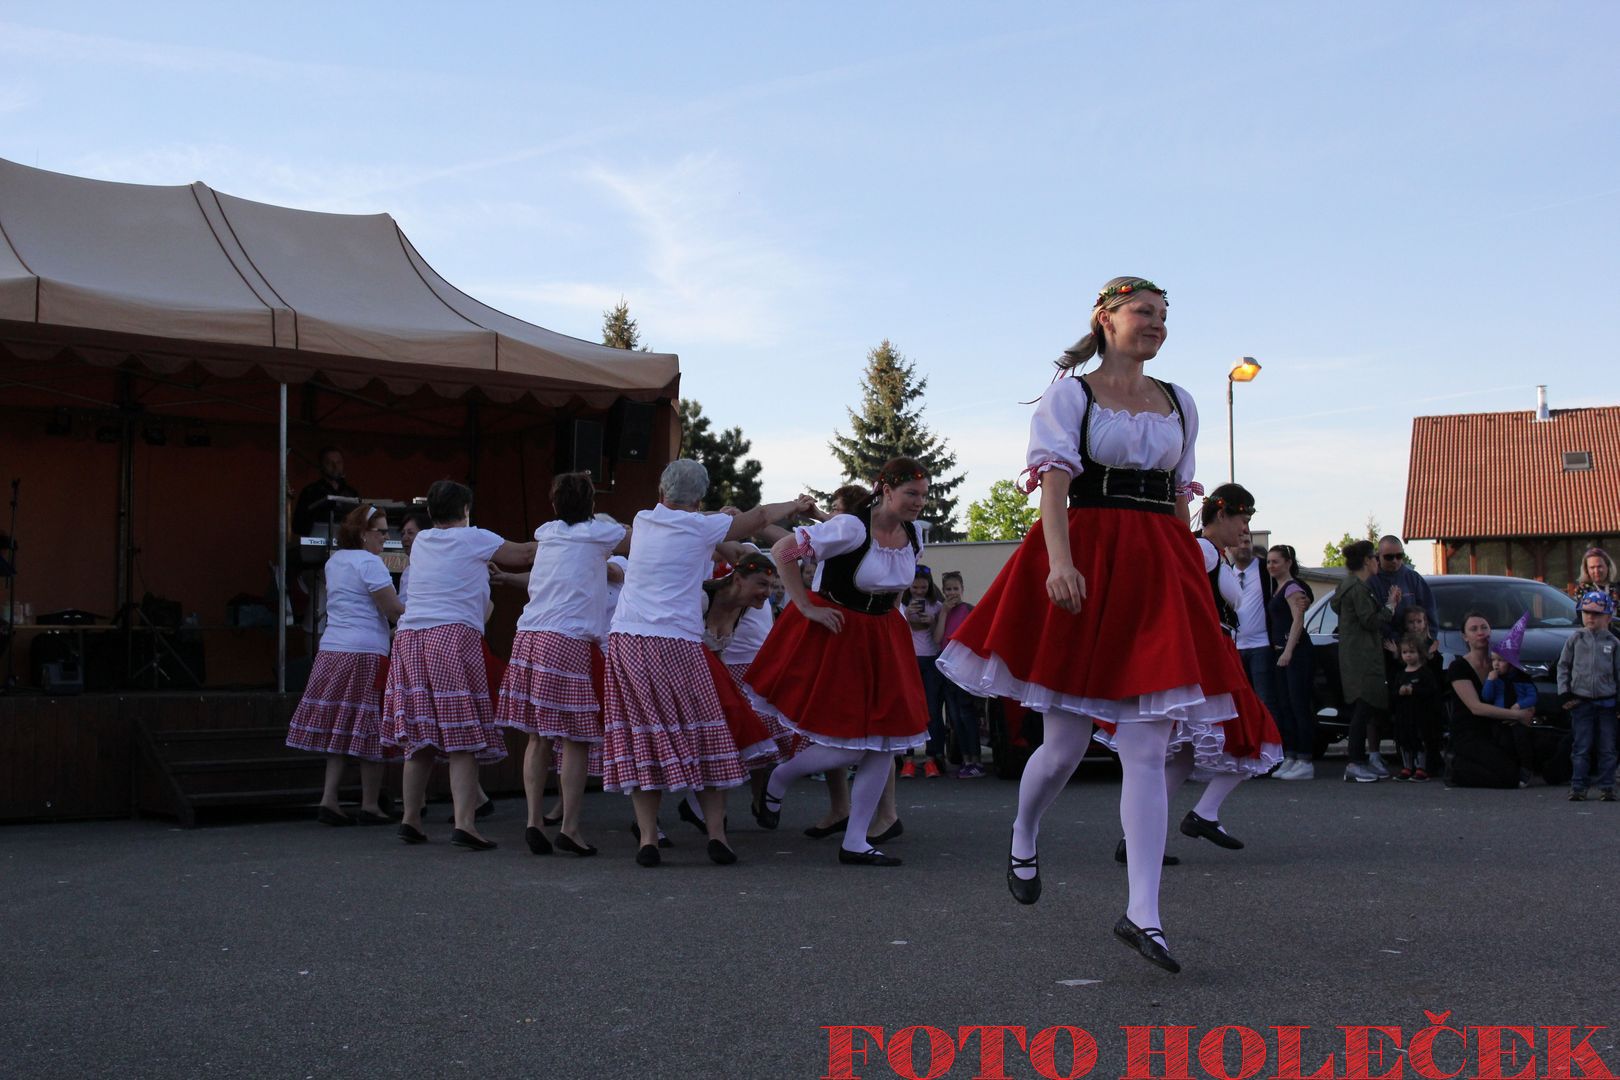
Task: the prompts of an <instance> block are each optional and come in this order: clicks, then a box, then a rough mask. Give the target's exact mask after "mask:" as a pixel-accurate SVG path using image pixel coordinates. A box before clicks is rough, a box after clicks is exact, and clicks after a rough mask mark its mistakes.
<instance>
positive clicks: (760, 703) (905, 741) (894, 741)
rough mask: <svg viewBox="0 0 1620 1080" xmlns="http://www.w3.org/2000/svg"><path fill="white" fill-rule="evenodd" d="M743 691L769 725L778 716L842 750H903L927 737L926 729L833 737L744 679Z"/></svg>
mask: <svg viewBox="0 0 1620 1080" xmlns="http://www.w3.org/2000/svg"><path fill="white" fill-rule="evenodd" d="M742 691H743V693H744V694H745V695H746V696H747V698H748V704H750V705H752V706H753V707H754V711H755V712H757V713H759V715H760V719H762V720H765V721H766V723H767V725H769V723H770V721H772V720H775V721H776V722H777V723H779V724H781V725H782V726H783V727H785V728H787V729H788V730H789V731H791V732H794V733H795V734H798V735H802V736H804V737H805V738H806V739H809V740H810V741H811V742H813V743H819V744H820V745H822V746H836V747H838V748H839V749H841V750H882V751H883V752H884V753H894V754H903V753H905V752H906V751H907V750H911V749H914V748H915V747H918V746H921V745H923V744H924V743H926V742H927V741H928V732H927V731H919V732H918V733H917V734H915V735H906V736H897V735H867V736H865V737H863V738H859V739H839V738H834V737H833V736H830V735H823V734H821V733H820V732H816V731H808V730H806V729H805V728H802V727H800V726H799V725H798V724H795V723H794V722H793V721H792V720H791V719H789V718H788V717H787V716H785V715H784V714H783V713H782V711H781V710H780V709H778V708H777V707H776V706H774V705H772V704H771V703H770V702H768V701H766V700H765V699H764V698H762V697H760V696H759V695H758V694H757V693H755V692H754V688H753V687H752V686H749V685H748V684H747V683H743V688H742Z"/></svg>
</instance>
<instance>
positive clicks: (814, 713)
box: [747, 457, 928, 866]
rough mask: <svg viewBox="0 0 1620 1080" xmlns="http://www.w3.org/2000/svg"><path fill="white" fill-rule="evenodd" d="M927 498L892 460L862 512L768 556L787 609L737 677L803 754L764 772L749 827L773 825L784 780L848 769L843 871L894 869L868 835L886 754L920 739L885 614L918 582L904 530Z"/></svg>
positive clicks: (923, 721) (914, 687)
mask: <svg viewBox="0 0 1620 1080" xmlns="http://www.w3.org/2000/svg"><path fill="white" fill-rule="evenodd" d="M927 497H928V476H927V474H926V473H925V472H923V469H922V466H921V465H919V464H918V463H917V462H916V461H914V460H912V459H911V458H904V457H900V458H894V459H892V460H891V461H889V462H888V463H886V464H885V465H884V466H883V468H882V470H880V472H879V473H878V478H877V482H876V484H875V491H874V494H873V499H872V501H871V502H870V503H868V504H867V505H865V506H862V507H860V508H859V509H857V510H856V511H855V512H854V513H850V514H835V515H833V516H832V517H829V518H828V519H827V520H826V521H823V522H821V523H820V524H818V525H812V526H809V527H806V528H800V529H797V530H795V531H794V534H793V535H791V536H787V537H784V538H782V539H781V540H778V541H777V542H776V544H775V545H774V546H773V547H772V549H771V557H772V558H773V559H775V560H776V566H777V569H778V570H779V571H780V572H781V576H782V582H783V585H784V586H785V587H786V588H787V591H788V595H789V596H790V597H791V598H792V605H791V606H790V607H789V608H788V610H787V611H786V613H784V614H783V616H782V619H781V621H780V622H778V623H777V625H776V628H775V629H774V630H773V631H772V632H771V636H770V638H769V639H767V640H766V642H765V647H764V648H762V649H761V650H760V651H759V656H758V657H756V658H755V660H754V663H753V664H752V665H751V666H750V667H749V669H748V676H747V688H748V692H749V699H750V700H751V701H753V702H754V704H755V706H756V707H757V708H758V709H759V711H760V713H761V714H762V715H767V716H773V717H775V718H777V719H779V720H780V721H781V722H782V723H783V724H785V725H786V726H787V727H789V728H791V729H792V730H794V731H796V732H798V733H799V734H800V735H803V736H804V737H805V738H806V739H807V740H809V741H810V743H812V744H813V745H811V746H808V747H806V748H805V749H803V750H801V751H800V752H799V753H798V754H797V755H796V756H795V757H794V758H793V759H792V760H791V761H788V762H784V763H783V764H781V765H778V766H777V767H776V769H775V770H774V771H773V772H772V773H771V777H770V781H769V782H768V783H767V784H766V787H765V796H764V807H763V809H764V813H763V814H762V815H761V817H760V824H761V825H764V826H765V827H766V828H775V827H776V825H777V824H778V822H779V821H780V820H781V810H782V800H783V798H784V797H785V796H786V794H787V789H788V785H790V784H791V783H792V782H793V781H794V780H797V779H798V778H800V777H802V776H808V775H809V774H811V773H813V772H826V773H827V774H828V775H829V776H831V775H832V774H833V773H834V772H836V771H837V770H840V769H844V768H847V767H849V766H851V765H854V766H855V780H854V783H853V784H852V785H851V792H850V809H849V820H848V823H847V824H846V825H845V827H844V842H843V845H842V847H841V849H840V850H839V852H838V861H839V862H841V863H844V864H846V865H855V866H899V865H900V860H899V859H897V858H895V857H894V856H892V855H886V854H884V853H883V852H882V851H880V850H878V848H877V847H876V846H875V845H874V844H873V843H872V842H871V841H870V840H869V839H868V838H867V831H868V829H869V827H870V826H871V824H872V816H873V814H874V813H875V812H876V810H877V807H878V802H879V800H880V799H881V798H882V796H883V789H884V785H885V784H886V783H887V782H889V781H890V780H891V779H892V778H893V775H894V756H895V755H896V754H899V753H904V752H905V751H907V750H909V749H910V748H912V747H914V746H919V745H921V744H922V743H923V742H925V741H926V740H927V728H928V711H927V710H928V706H927V703H926V699H925V698H924V696H923V687H922V678H921V676H920V675H919V674H918V671H917V659H916V652H915V650H914V649H913V648H912V643H911V634H910V632H909V631H908V630H907V628H906V623H905V620H904V619H901V618H898V617H897V616H896V612H895V610H894V606H895V600H896V598H897V597H898V596H899V594H900V593H901V592H902V591H904V590H906V589H909V588H910V587H911V582H912V580H913V579H914V578H915V577H916V574H917V556H918V555H919V554H920V553H921V551H922V541H921V540H920V539H919V538H918V534H917V527H916V525H915V522H916V520H917V515H918V514H920V513H921V512H922V508H923V503H924V501H925V500H926V499H927ZM807 555H811V556H814V557H815V559H816V561H817V564H818V566H817V582H818V590H817V592H816V593H815V594H814V595H812V594H811V593H810V592H809V590H807V589H806V588H805V585H804V580H803V579H802V578H801V577H800V576H799V573H798V568H797V567H796V566H795V565H794V563H795V562H796V561H797V560H799V559H800V558H803V557H805V556H807ZM896 832H897V830H896Z"/></svg>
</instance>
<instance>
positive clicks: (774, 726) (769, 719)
mask: <svg viewBox="0 0 1620 1080" xmlns="http://www.w3.org/2000/svg"><path fill="white" fill-rule="evenodd" d="M726 673H727V674H729V675H730V676H731V685H733V686H735V687H736V688H737V689H738V690H739V691H743V677H744V676H745V675H747V674H748V665H747V664H727V665H726ZM743 694H744V697H745V699H746V697H747V692H746V691H743ZM754 715H755V716H758V717H759V719H760V722H761V723H763V724H764V725H765V730H767V731H769V732H770V733H771V742H773V743H775V744H776V760H777V761H786V760H787V759H788V758H790V757H792V756H793V755H794V754H797V753H798V752H799V751H800V750H803V749H804V748H805V747H806V746H809V745H810V740H809V739H807V738H805V737H804V736H803V735H800V734H799V733H798V732H797V731H794V730H793V729H792V728H790V727H788V726H787V725H786V724H784V723H782V720H781V718H780V717H778V716H771V715H760V713H759V711H758V710H755V712H754Z"/></svg>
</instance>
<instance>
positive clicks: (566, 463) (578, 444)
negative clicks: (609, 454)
mask: <svg viewBox="0 0 1620 1080" xmlns="http://www.w3.org/2000/svg"><path fill="white" fill-rule="evenodd" d="M556 471H557V472H560V473H564V472H588V473H590V474H591V479H592V480H593V481H596V482H600V481H601V479H602V423H601V421H599V420H564V421H563V422H562V423H560V424H558V425H557V465H556Z"/></svg>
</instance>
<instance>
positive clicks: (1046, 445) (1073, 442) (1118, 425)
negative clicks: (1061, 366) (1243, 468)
mask: <svg viewBox="0 0 1620 1080" xmlns="http://www.w3.org/2000/svg"><path fill="white" fill-rule="evenodd" d="M1174 389H1175V394H1176V404H1177V405H1178V406H1180V408H1181V410H1182V413H1183V415H1185V416H1186V418H1187V437H1186V439H1185V441H1184V440H1183V439H1182V436H1181V421H1180V420H1178V419H1176V417H1175V416H1174V414H1172V415H1168V416H1160V415H1159V414H1158V413H1148V412H1143V413H1129V412H1115V411H1114V410H1113V409H1105V408H1103V407H1102V406H1101V405H1094V406H1092V410H1091V428H1090V443H1091V459H1092V460H1093V461H1095V462H1097V463H1098V464H1100V465H1114V466H1117V467H1120V468H1126V469H1172V470H1174V472H1175V476H1176V484H1177V485H1178V486H1179V485H1182V484H1187V483H1190V482H1191V481H1192V479H1193V474H1194V465H1195V463H1194V461H1193V445H1194V444H1195V443H1196V442H1197V441H1198V408H1197V406H1196V405H1194V404H1193V399H1192V395H1191V394H1189V393H1187V391H1186V390H1184V389H1182V388H1181V387H1180V386H1175V387H1174ZM1085 408H1086V388H1085V387H1084V386H1082V385H1081V384H1080V380H1079V379H1078V378H1074V377H1071V378H1064V379H1059V380H1058V381H1057V382H1055V383H1053V384H1052V385H1051V386H1049V387H1047V388H1046V392H1045V393H1044V394H1042V395H1041V401H1040V404H1039V405H1037V406H1035V415H1034V416H1033V417H1031V418H1030V421H1029V453H1028V456H1027V457H1026V459H1025V464H1027V465H1028V466H1029V467H1030V470H1031V471H1032V472H1033V474H1034V475H1035V476H1036V477H1039V476H1040V474H1041V473H1044V472H1045V471H1046V470H1047V469H1062V470H1063V471H1064V472H1066V473H1068V474H1069V475H1070V476H1079V475H1080V471H1081V470H1080V421H1081V419H1082V418H1083V417H1084V415H1085Z"/></svg>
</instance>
